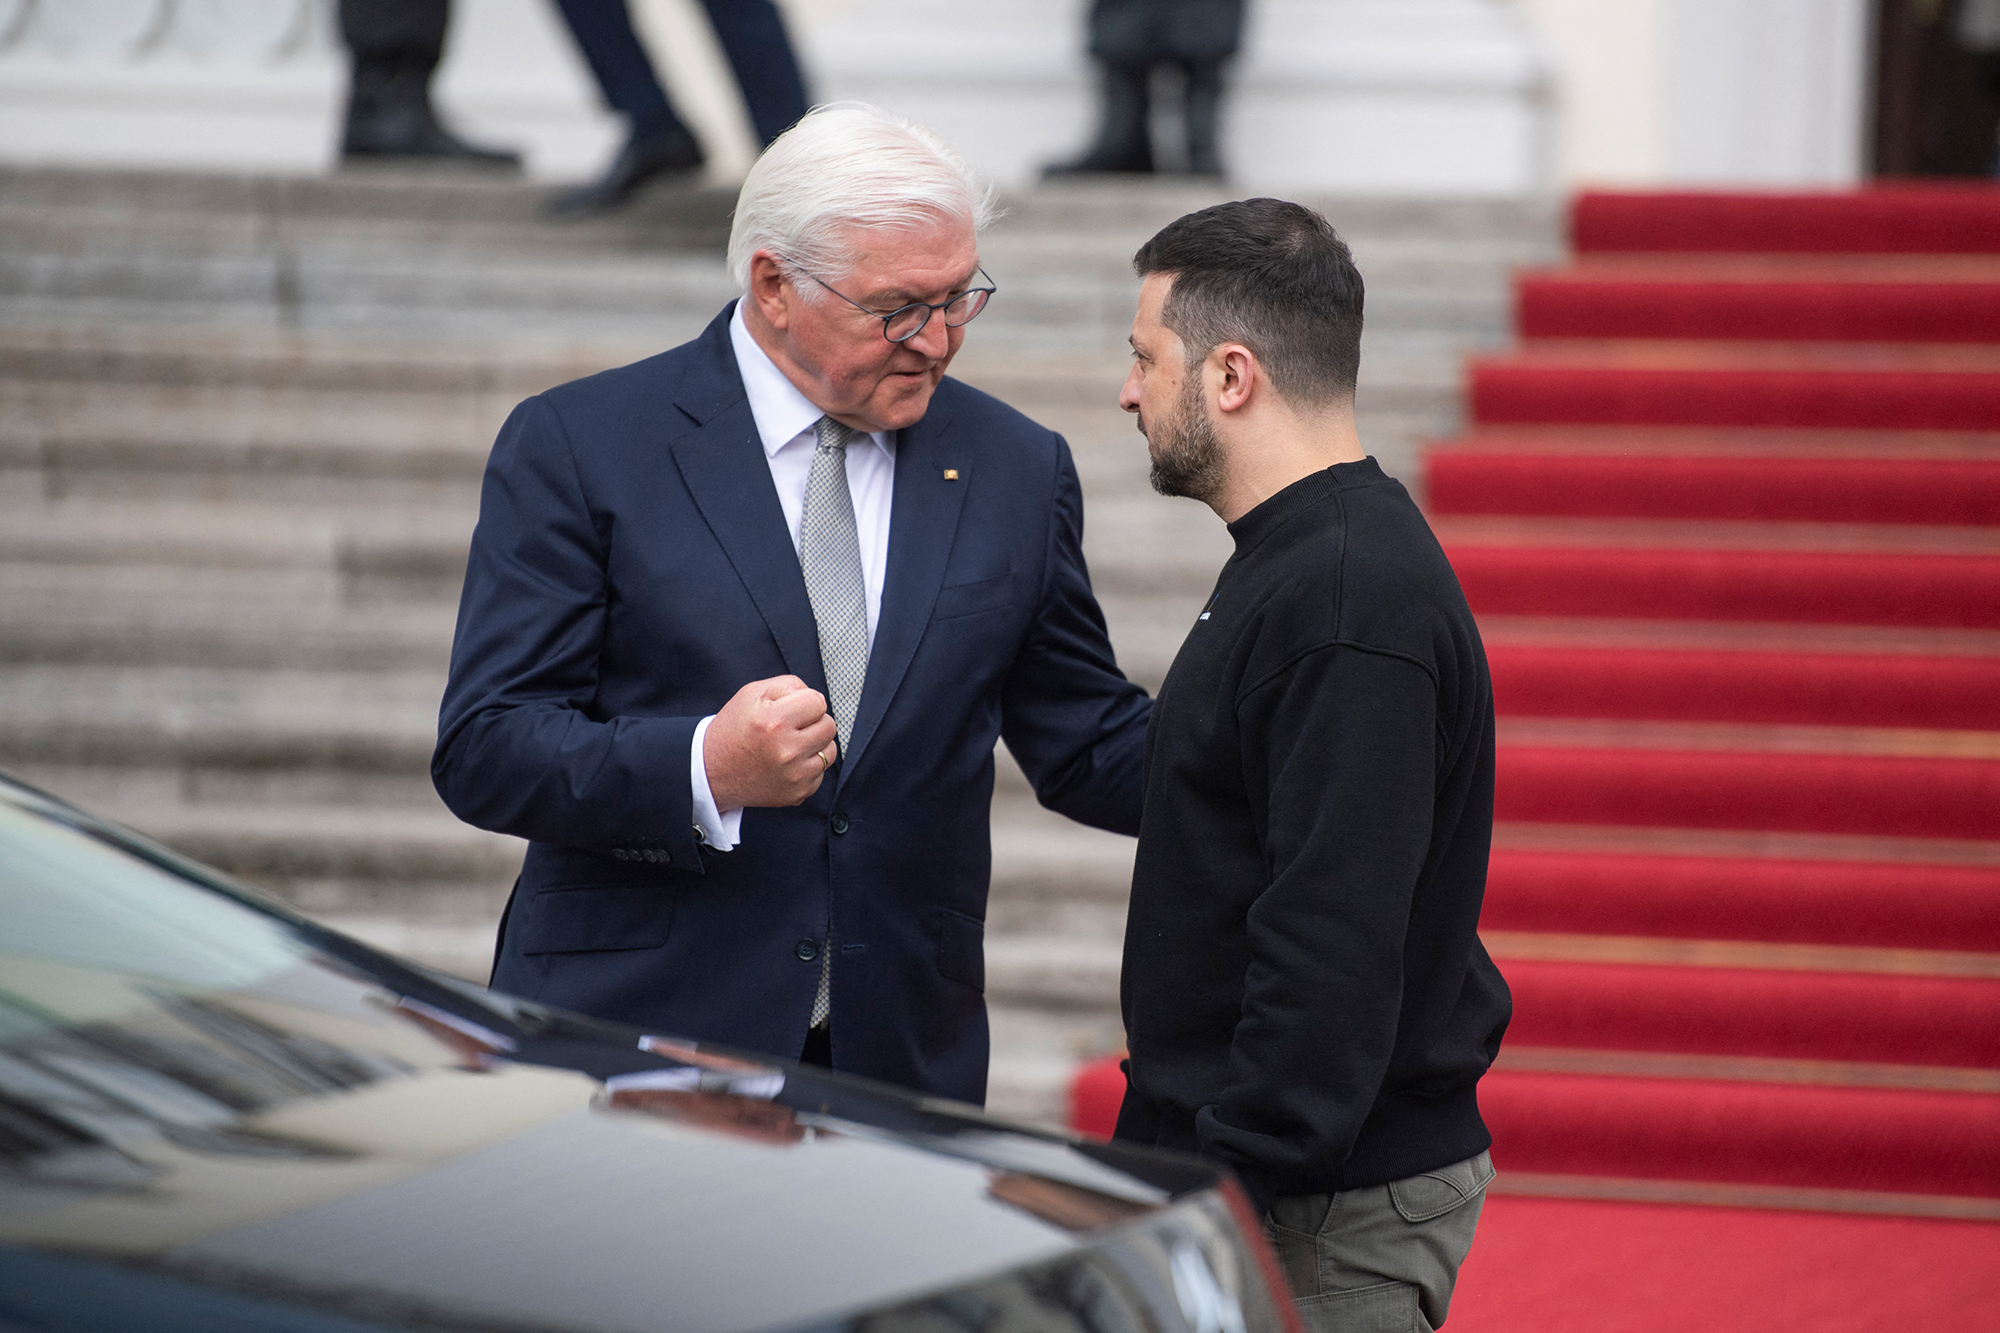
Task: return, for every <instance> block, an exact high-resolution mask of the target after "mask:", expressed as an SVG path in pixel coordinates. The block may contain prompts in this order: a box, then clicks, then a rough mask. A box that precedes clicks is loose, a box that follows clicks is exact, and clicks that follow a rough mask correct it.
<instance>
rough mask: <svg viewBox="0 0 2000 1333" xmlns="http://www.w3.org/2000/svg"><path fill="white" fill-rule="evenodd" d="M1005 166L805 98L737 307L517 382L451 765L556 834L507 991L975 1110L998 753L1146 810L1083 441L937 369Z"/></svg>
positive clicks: (446, 744) (454, 713) (955, 329)
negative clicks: (608, 360)
mask: <svg viewBox="0 0 2000 1333" xmlns="http://www.w3.org/2000/svg"><path fill="white" fill-rule="evenodd" d="M990 208H991V206H990V202H989V199H988V196H987V193H986V191H985V190H984V189H983V187H981V186H979V185H978V184H977V183H976V182H975V181H974V180H973V178H972V176H971V174H970V172H969V171H968V170H967V169H966V167H965V165H964V163H963V162H962V161H961V160H960V159H959V158H958V157H957V156H956V155H955V154H953V153H951V152H950V151H949V150H948V149H946V148H945V147H944V146H943V145H942V144H940V143H938V142H937V141H936V140H935V139H934V138H932V137H931V136H930V135H929V134H928V133H926V132H925V131H922V130H920V129H918V128H916V127H914V126H911V125H908V124H907V123H905V122H902V121H899V120H896V119H895V118H893V117H890V116H888V115H886V114H884V113H882V112H879V111H876V110H875V109H873V108H869V107H860V106H853V105H849V106H845V107H835V108H831V109H826V110H822V111H819V112H816V113H814V114H812V115H810V116H808V117H806V118H805V120H803V121H802V122H801V123H800V124H799V126H798V127H796V128H794V129H793V130H791V131H790V132H789V133H787V134H786V135H784V136H783V137H781V138H780V139H779V140H778V141H777V142H776V143H775V144H774V145H773V146H772V147H771V148H770V149H769V150H767V151H766V152H765V154H764V156H763V157H762V158H760V159H759V160H758V163H757V165H756V166H755V167H754V168H753V169H752V171H751V173H750V176H749V178H748V180H747V181H746V182H745V184H744V187H743V193H742V197H741V199H740V200H739V201H738V207H737V212H736V217H735V224H734V232H733V234H732V236H731V239H730V263H731V267H732V270H733V272H734V274H735V276H736V277H737V279H738V281H739V283H740V284H741V285H742V287H743V290H744V292H745V296H744V297H743V299H742V300H740V301H738V302H736V303H734V304H732V305H731V306H730V307H729V308H728V309H725V310H724V311H723V312H722V313H721V314H720V315H719V316H717V318H716V319H715V321H714V323H712V324H711V325H710V326H709V328H708V330H707V332H705V333H703V334H702V335H701V336H700V337H699V338H697V339H696V340H695V341H693V342H691V343H688V344H686V345H684V346H681V347H678V348H675V349H674V350H672V351H670V352H666V353H663V354H661V355H659V356H656V357H653V358H651V359H650V360H646V361H641V362H639V363H638V364H636V365H631V366H627V367H624V368H623V369H620V370H613V371H608V372H606V373H604V374H601V375H596V376H593V377H591V378H589V379H585V380H581V381H578V382H576V383H573V384H568V385H564V386H562V387H560V388H557V389H553V390H551V391H550V392H548V393H545V394H542V395H540V396H538V397H535V398H531V399H529V400H528V401H527V402H525V403H523V404H521V405H520V407H518V408H516V409H515V411H514V414H513V415H512V417H510V418H509V420H508V422H507V424H506V425H505V426H504V427H503V428H502V430H501V433H500V438H499V441H498V443H497V444H496V445H495V446H494V450H493V456H492V461H491V463H490V464H489V465H488V469H487V475H486V483H485V490H484V494H483V496H482V499H481V506H480V518H479V526H478V530H477V531H476V532H475V534H474V536H473V541H472V552H471V560H470V564H469V566H468V568H467V572H466V583H465V595H464V600H463V602H462V604H461V607H460V611H459V621H458V635H457V640H456V642H455V644H454V646H453V650H452V671H451V683H450V686H449V688H448V691H447V693H446V695H445V700H444V707H443V712H442V717H441V720H440V732H439V740H438V748H437V754H436V757H435V759H434V761H433V764H432V772H433V776H434V778H435V780H436V783H437V787H438V790H439V792H440V793H441V794H442V795H443V796H444V799H445V801H446V803H447V804H448V805H450V807H451V808H452V809H453V810H454V811H456V812H457V813H458V814H459V816H460V817H462V818H464V819H466V820H468V821H470V822H472V823H474V824H477V825H479V826H481V827H483V828H489V829H495V830H499V831H501V832H506V833H512V834H516V835H519V836H521V837H524V838H528V839H530V840H531V843H530V847H529V849H528V854H527V859H526V863H525V865H524V867H523V870H522V874H521V879H520V881H519V883H518V884H517V885H516V887H515V890H514V895H513V898H512V901H511V902H510V904H509V906H508V909H507V914H506V917H505V920H504V922H503V924H502V927H501V940H500V944H499V949H498V956H497V961H496V967H495V971H494V978H493V984H494V985H495V986H496V987H498V988H499V989H502V990H506V991H512V992H514V993H517V994H520V995H524V996H528V997H531V998H534V999H537V1000H542V1001H547V1002H549V1003H552V1004H557V1005H561V1006H565V1007H568V1008H571V1009H576V1010H581V1011H582V1012H584V1013H588V1014H595V1015H599V1016H602V1017H604V1018H608V1019H615V1020H620V1021H624V1022H628V1023H633V1024H638V1025H641V1026H644V1027H646V1028H649V1029H651V1030H653V1031H658V1032H668V1033H677V1034H681V1035H685V1036H690V1037H695V1038H706V1039H712V1040H716V1041H723V1042H728V1043H733V1044H735V1045H738V1046H743V1047H748V1048H751V1049H754V1050H759V1051H765V1052H771V1053H775V1054H780V1055H786V1056H800V1057H802V1058H804V1059H806V1060H809V1061H815V1062H818V1063H823V1064H828V1065H830V1066H832V1067H835V1068H839V1069H846V1070H853V1071H855V1072H858V1073H862V1074H868V1075H872V1076H874V1077H877V1078H882V1079H887V1080H890V1081H892V1082H896V1083H900V1084H903V1085H905V1086H908V1087H912V1088H917V1089H921V1090H924V1091H927V1092H931V1093H935V1094H940V1095H944V1096H950V1097H957V1098H962V1099H964V1100H967V1101H972V1102H978V1101H981V1100H983V1098H984V1094H985V1087H986V1065H987V1030H986V1014H985V1007H984V1002H983V996H982V990H983V981H984V962H983V947H982V946H983V939H982V936H983V930H984V926H983V921H984V917H985V908H986V892H987V882H988V877H989V871H990V864H991V850H990V832H989V828H988V811H989V806H990V802H991V797H992V791H993V763H994V760H993V749H994V744H995V741H996V740H997V739H1004V740H1005V741H1006V743H1007V746H1008V748H1009V750H1010V751H1011V752H1012V753H1013V755H1014V757H1015V758H1016V759H1017V760H1018V761H1019V763H1020V765H1021V767H1022V768H1023V770H1025V772H1026V773H1027V775H1028V778H1029V779H1030V781H1031V782H1032V783H1033V784H1034V786H1035V790H1036V792H1037V794H1038V795H1039V796H1040V798H1041V800H1042V802H1043V804H1045V805H1047V806H1049V807H1051V808H1053V809H1056V810H1059V811H1061V812H1062V813H1064V814H1066V815H1069V816H1070V817H1072V818H1074V819H1077V820H1081V821H1082V822H1084V823H1087V824H1092V825H1095V826H1097V827H1100V828H1106V829H1112V830H1115V831H1118V832H1123V833H1135V832H1136V831H1137V829H1138V824H1139V807H1140V792H1141V767H1142V754H1141V752H1142V749H1143V745H1144V739H1145V728H1146V719H1147V717H1148V713H1149V708H1150V704H1149V701H1148V700H1147V698H1146V696H1145V694H1144V693H1143V692H1142V691H1141V690H1140V689H1139V688H1138V687H1136V686H1134V685H1133V684H1131V683H1130V682H1128V681H1127V680H1126V679H1125V678H1124V677H1123V676H1122V675H1121V674H1120V673H1119V671H1118V668H1117V665H1116V663H1115V661H1114V660H1113V657H1112V652H1111V647H1110V644H1109V643H1108V641H1107V640H1106V637H1105V631H1104V621H1103V617H1102V615H1101V614H1100V612H1099V610H1098V607H1097V604H1096V602H1095V600H1094V599H1093V598H1092V595H1091V591H1090V582H1089V577H1088V575H1087V573H1086V571H1085V568H1084V562H1083V556H1082V552H1081V549H1080V540H1081V527H1082V499H1081V495H1080V492H1079V489H1078V484H1077V476H1076V469H1075V467H1074V465H1073V463H1072V462H1071V459H1070V453H1069V449H1068V447H1067V446H1066V445H1065V444H1064V442H1063V440H1062V439H1061V437H1059V436H1057V435H1055V434H1053V433H1051V432H1050V431H1048V430H1045V429H1043V428H1042V427H1040V426H1038V425H1036V424H1035V423H1034V422H1032V421H1030V420H1028V419H1027V418H1026V417H1023V416H1022V415H1021V414H1019V413H1018V412H1015V411H1013V410H1012V409H1010V408H1008V407H1007V406H1006V405H1004V404H1002V403H1000V402H998V401H996V400H994V399H992V398H989V397H987V396H986V395H985V394H982V393H979V392H978V391H976V390H974V389H971V388H968V387H966V386H965V385H963V384H961V383H959V382H957V381H955V380H951V379H948V378H946V377H945V369H946V367H947V366H948V365H949V364H950V362H951V359H952V357H953V355H954V354H955V353H956V352H957V351H958V348H959V346H960V344H961V342H962V341H963V339H964V337H965V326H966V324H967V322H968V321H970V320H971V319H972V318H973V317H974V316H975V315H977V314H978V313H979V311H980V309H981V308H982V307H983V305H984V304H985V301H986V300H987V298H988V296H990V295H991V292H992V286H991V284H990V282H988V281H987V280H986V279H985V278H984V277H983V276H982V270H981V269H980V266H979V251H978V243H977V233H978V230H979V228H980V226H981V225H982V224H983V223H984V222H985V221H986V219H987V218H988V216H989V215H990Z"/></svg>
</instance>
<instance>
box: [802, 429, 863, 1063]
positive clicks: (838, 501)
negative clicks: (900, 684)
mask: <svg viewBox="0 0 2000 1333" xmlns="http://www.w3.org/2000/svg"><path fill="white" fill-rule="evenodd" d="M813 435H814V437H815V438H816V439H817V440H818V442H819V447H818V448H817V449H816V450H815V451H814V453H813V464H812V475H811V476H809V477H808V478H807V479H806V502H805V507H804V510H803V512H802V513H801V514H800V515H799V566H800V568H801V569H802V570H804V572H805V577H806V597H807V599H808V600H810V601H811V602H812V611H813V620H814V621H815V622H816V623H817V624H818V626H819V660H820V664H821V665H822V666H823V667H825V669H826V704H827V707H828V708H829V709H830V710H832V712H833V725H834V728H835V732H836V734H837V735H838V738H839V741H840V753H841V757H842V758H845V757H846V755H847V744H848V740H849V739H850V738H851V737H852V736H853V735H854V711H855V709H856V707H857V706H859V704H860V703H861V686H862V683H863V682H864V681H866V680H867V678H868V591H867V588H866V586H865V584H864V583H863V581H862V577H861V539H860V535H859V533H858V531H857V529H856V526H855V522H854V495H853V493H852V492H850V491H849V490H848V489H847V444H848V441H849V440H852V439H853V438H854V432H853V431H852V430H850V429H848V428H847V427H846V426H843V425H841V424H840V423H839V422H838V421H835V420H834V419H833V418H832V417H821V418H820V419H819V424H818V425H816V426H814V427H813ZM832 986H833V941H832V939H831V938H829V939H828V940H827V941H826V946H825V947H824V948H823V949H822V950H821V951H820V972H819V993H818V994H817V995H815V996H814V997H813V1007H812V1024H811V1025H812V1026H813V1027H818V1026H820V1025H821V1024H822V1023H824V1022H826V1021H827V1015H828V1013H829V1012H830V1010H831V1008H832V995H833V991H832Z"/></svg>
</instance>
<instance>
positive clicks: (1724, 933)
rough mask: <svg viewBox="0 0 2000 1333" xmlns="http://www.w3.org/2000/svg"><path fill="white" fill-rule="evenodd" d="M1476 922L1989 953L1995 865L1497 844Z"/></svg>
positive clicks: (1996, 933)
mask: <svg viewBox="0 0 2000 1333" xmlns="http://www.w3.org/2000/svg"><path fill="white" fill-rule="evenodd" d="M1480 922H1481V924H1482V925H1483V926H1484V927H1485V928H1486V929H1487V930H1489V931H1528V932H1536V933H1542V934H1551V933H1563V934H1572V933H1573V934H1583V935H1612V936H1633V935H1639V936H1656V937H1660V938H1663V939H1707V940H1757V941H1763V942H1766V943H1773V944H1823V945H1836V946H1848V947H1854V948H1863V947H1875V948H1882V949H1939V950H1970V951H1973V952H1983V953H1992V954H2000V866H1964V865H1913V864H1905V863H1898V862H1893V861H1891V862H1881V861H1862V862H1856V861H1787V860H1778V859H1768V858H1760V857H1724V856H1639V855H1615V854H1590V853H1574V852H1533V851H1520V850H1511V849H1507V848H1500V849H1498V850H1496V851H1495V852H1494V853H1493V862H1492V867H1491V869H1490V871H1489V872H1488V875H1487V881H1486V909H1485V911H1484V912H1483V913H1482V914H1481V916H1480ZM1511 971H1512V967H1511V966H1510V967H1509V972H1510V973H1511Z"/></svg>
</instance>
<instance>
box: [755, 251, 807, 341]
mask: <svg viewBox="0 0 2000 1333" xmlns="http://www.w3.org/2000/svg"><path fill="white" fill-rule="evenodd" d="M749 299H750V301H751V303H752V304H753V305H755V306H756V307H757V313H758V314H760V315H762V316H763V317H764V320H765V322H766V323H768V324H769V325H770V326H771V327H772V328H774V329H782V328H785V327H787V326H788V325H790V323H791V320H792V301H793V300H794V299H796V298H795V295H794V293H793V291H792V288H791V284H790V283H788V282H786V281H785V270H784V269H783V268H781V267H779V265H778V261H777V259H776V257H775V256H773V255H772V254H771V252H770V251H769V250H759V251H758V252H757V253H756V254H754V255H751V256H750V295H749Z"/></svg>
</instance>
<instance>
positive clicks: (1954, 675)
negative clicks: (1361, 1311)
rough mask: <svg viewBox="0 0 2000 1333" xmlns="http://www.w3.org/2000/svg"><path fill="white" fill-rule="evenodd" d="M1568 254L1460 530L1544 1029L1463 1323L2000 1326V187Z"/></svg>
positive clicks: (1498, 396)
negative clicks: (1487, 671) (1573, 257)
mask: <svg viewBox="0 0 2000 1333" xmlns="http://www.w3.org/2000/svg"><path fill="white" fill-rule="evenodd" d="M1336 221H1337V220H1336ZM1572 234H1573V241H1574V244H1575V248H1576V250H1577V252H1578V259H1577V261H1576V262H1575V263H1573V264H1572V265H1570V266H1569V267H1566V268H1563V269H1558V270H1553V271H1545V272H1536V273H1529V274H1525V275H1523V276H1522V278H1521V281H1520V288H1519V294H1520V301H1519V317H1520V331H1521V333H1522V334H1523V336H1524V338H1525V339H1526V341H1525V342H1524V343H1523V344H1522V345H1521V346H1520V347H1519V348H1518V349H1516V350H1515V351H1513V352H1510V353H1506V354H1503V355H1496V356H1489V357H1483V358H1480V359H1478V360H1476V361H1475V362H1474V364H1473V366H1472V367H1471V372H1470V385H1469V389H1470V392H1469V394H1468V400H1469V402H1468V406H1469V417H1470V420H1469V421H1468V423H1467V428H1466V431H1465V434H1464V435H1463V437H1462V438H1460V439H1458V440H1453V441H1447V442H1443V443H1440V444H1437V445H1435V446H1433V447H1432V448H1431V449H1430V450H1429V451H1428V453H1427V457H1426V465H1425V466H1426V475H1425V478H1424V485H1423V487H1422V491H1421V493H1422V494H1423V496H1424V498H1425V502H1426V507H1427V509H1428V511H1429V513H1430V515H1431V518H1432V522H1433V524H1434V526H1435V527H1436V529H1437V532H1438V535H1439V539H1440V541H1441V542H1442V543H1443V545H1444V547H1445V550H1446V553H1447V554H1448V555H1449V556H1450V558H1451V560H1452V563H1453V565H1454V567H1455V568H1456V569H1457V571H1458V574H1459V578H1460V581H1461V583H1462V584H1463V586H1464V588H1465V591H1466V595H1467V598H1468V600H1469V601H1470V602H1471V604H1472V607H1473V610H1474V612H1475V613H1476V614H1477V615H1478V616H1479V618H1480V621H1481V625H1482V628H1483V629H1484V632H1485V635H1486V640H1487V648H1488V653H1489V658H1490V661H1491V663H1492V667H1493V674H1494V696H1495V702H1496V707H1497V710H1498V713H1499V715H1500V738H1499V740H1500V744H1499V770H1498V787H1497V793H1496V800H1497V814H1498V819H1499V824H1498V826H1497V827H1496V829H1495V850H1494V855H1493V860H1492V867H1491V873H1490V876H1489V886H1488V897H1487V905H1486V910H1485V913H1484V916H1483V919H1482V931H1483V933H1484V935H1485V939H1486V943H1487V947H1488V949H1489V951H1490V952H1491V953H1492V954H1493V955H1494V957H1495V958H1496V959H1497V960H1498V962H1499V964H1500V968H1501V970H1502V972H1503V973H1504V974H1506V976H1507V977H1508V979H1509V982H1510V984H1511V986H1512V987H1513V990H1514V997H1515V1020H1514V1023H1513V1026H1512V1028H1511V1029H1510V1030H1509V1032H1508V1034H1507V1037H1506V1041H1505V1043H1504V1044H1503V1046H1502V1049H1501V1053H1500V1061H1499V1065H1498V1066H1497V1067H1496V1069H1495V1070H1494V1071H1493V1072H1492V1073H1491V1074H1490V1075H1489V1076H1488V1077H1487V1079H1486V1080H1485V1081H1484V1082H1483V1083H1482V1084H1481V1085H1480V1088H1481V1090H1480V1102H1481V1107H1482V1110H1483V1111H1484V1113H1485V1115H1486V1118H1487V1121H1488V1124H1489V1125H1490V1127H1491V1128H1492V1131H1493V1135H1494V1148H1493V1155H1494V1161H1495V1163H1496V1165H1497V1166H1498V1168H1499V1173H1500V1174H1499V1176H1498V1178H1497V1179H1496V1181H1495V1185H1494V1193H1493V1197H1492V1198H1491V1200H1490V1202H1489V1204H1488V1213H1487V1215H1486V1217H1485V1219H1484V1220H1483V1221H1482V1223H1481V1229H1480V1238H1479V1241H1478V1243H1477V1244H1476V1245H1475V1247H1474V1250H1473V1257H1472V1259H1471V1260H1470V1261H1469V1262H1468V1264H1467V1267H1466V1270H1465V1274H1464V1279H1463V1282H1462V1285H1461V1289H1460V1294H1459V1297H1458V1299H1457V1301H1456V1303H1455V1304H1454V1305H1453V1308H1452V1312H1451V1323H1450V1327H1452V1328H1454V1329H1460V1328H1462V1329H1464V1330H1467V1333H1477V1331H1478V1330H1488V1331H1489V1333H1499V1331H1502V1330H1504V1331H1505V1333H1530V1331H1532V1333H1542V1331H1544V1330H1556V1329H1567V1328H1579V1329H1580V1328H1586V1327H1587V1328H1590V1329H1592V1330H1600V1329H1614V1330H1633V1331H1634V1333H1641V1331H1643V1333H1693V1331H1694V1330H1704V1331H1706V1330H1710V1329H1715V1328H1726V1327H1734V1326H1739V1325H1753V1324H1754V1325H1757V1326H1763V1325H1776V1326H1780V1327H1793V1326H1796V1327H1801V1328H1811V1329H1814V1330H1822V1329H1849V1328H1852V1329H1871V1330H1872V1329H1902V1328H1906V1327H1923V1326H1926V1325H1929V1324H1932V1323H1936V1324H1942V1325H1944V1326H1947V1327H1960V1326H1963V1327H1968V1328H1969V1327H1989V1326H1990V1327H1995V1328H2000V1314H1995V1310H1996V1309H2000V188H1993V187H1979V186H1963V187H1960V186H1951V187H1940V188H1917V187H1896V188H1883V189H1876V190H1869V191H1862V192H1857V193H1846V194H1804V195H1775V194H1765V195H1715V194H1670V195H1659V194H1652V195H1639V194H1588V195H1584V196H1582V197H1581V198H1579V199H1578V200H1577V201H1576V204H1575V208H1574V213H1573V233H1572ZM1122 1090H1123V1079H1122V1076H1121V1075H1120V1074H1119V1073H1118V1070H1117V1068H1116V1066H1115V1063H1111V1062H1106V1063H1101V1064H1099V1065H1097V1066H1094V1067H1092V1068H1091V1069H1089V1070H1087V1071H1085V1073H1084V1074H1083V1075H1082V1076H1080V1077H1079V1079H1078V1081H1077V1084H1076V1087H1075V1090H1074V1105H1073V1114H1074V1118H1075V1123H1077V1124H1078V1125H1079V1126H1081V1127H1084V1128H1089V1129H1093V1130H1096V1131H1098V1132H1108V1131H1109V1129H1110V1125H1111V1121H1112V1120H1113V1119H1114V1118H1115V1115H1116V1109H1117V1102H1118V1098H1119V1096H1120V1095H1121V1094H1122ZM1621 1201H1622V1202H1621Z"/></svg>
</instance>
